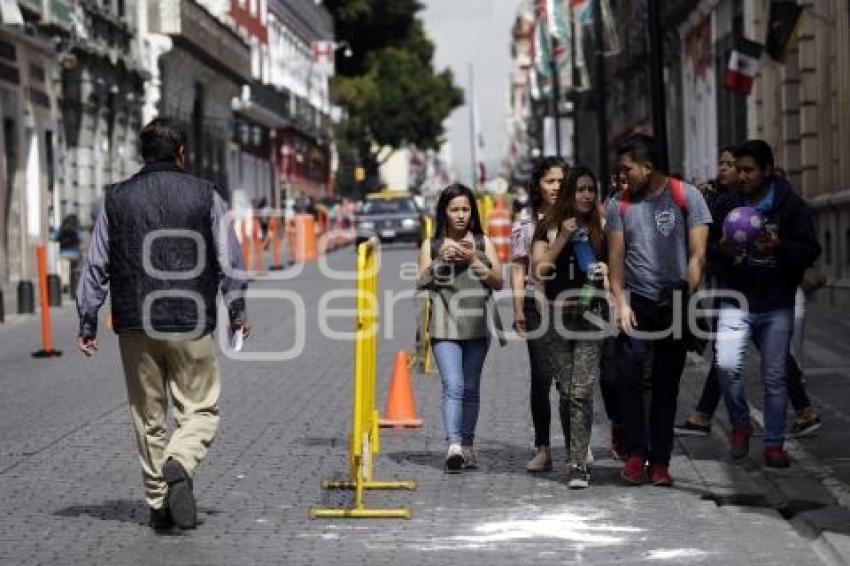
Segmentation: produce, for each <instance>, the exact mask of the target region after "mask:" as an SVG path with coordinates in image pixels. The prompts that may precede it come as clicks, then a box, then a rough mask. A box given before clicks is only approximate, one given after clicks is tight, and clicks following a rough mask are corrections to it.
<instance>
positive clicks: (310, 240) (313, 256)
mask: <svg viewBox="0 0 850 566" xmlns="http://www.w3.org/2000/svg"><path fill="white" fill-rule="evenodd" d="M291 253H292V261H293V262H294V263H300V262H308V261H316V260H317V259H318V257H319V253H318V250H317V248H316V226H315V223H314V221H313V215H311V214H298V215H296V216H295V230H294V234H293V240H292V247H291Z"/></svg>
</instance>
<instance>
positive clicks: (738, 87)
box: [723, 38, 764, 95]
mask: <svg viewBox="0 0 850 566" xmlns="http://www.w3.org/2000/svg"><path fill="white" fill-rule="evenodd" d="M763 49H764V47H763V46H762V45H761V44H760V43H756V42H755V41H750V40H749V39H743V38H739V39H738V40H737V41H736V42H735V47H734V48H733V49H732V53H731V55H730V56H729V65H728V67H727V68H726V75H725V76H724V77H723V86H724V87H726V88H727V89H729V90H731V91H734V92H737V93H739V94H744V95H747V94H750V92H751V91H752V90H753V81H754V80H755V76H756V73H757V72H758V70H759V59H760V58H761V53H762V50H763Z"/></svg>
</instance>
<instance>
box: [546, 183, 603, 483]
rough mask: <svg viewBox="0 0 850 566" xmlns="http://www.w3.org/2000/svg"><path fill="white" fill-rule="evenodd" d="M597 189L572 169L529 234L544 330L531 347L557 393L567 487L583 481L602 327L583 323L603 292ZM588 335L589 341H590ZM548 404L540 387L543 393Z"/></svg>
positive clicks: (586, 477) (599, 308)
mask: <svg viewBox="0 0 850 566" xmlns="http://www.w3.org/2000/svg"><path fill="white" fill-rule="evenodd" d="M598 199H599V187H598V186H597V182H596V178H595V177H594V175H593V173H591V172H590V170H588V169H586V168H584V167H576V168H574V169H573V170H572V171H571V172H570V176H569V177H568V178H567V182H566V185H565V187H564V189H563V190H561V191H560V192H559V194H558V199H557V201H556V202H555V205H554V206H553V207H552V208H551V209H550V210H549V212H548V213H547V214H546V215H545V216H544V217H543V219H541V220H540V222H539V223H538V225H537V229H536V230H535V233H534V243H533V247H532V261H531V273H532V274H533V276H534V278H535V280H536V281H537V282H538V283H539V284H540V286H541V288H542V290H543V294H544V295H545V308H546V309H547V313H546V314H547V316H546V317H545V320H546V321H547V323H546V328H545V332H544V334H543V336H542V337H541V338H540V344H539V345H538V346H537V355H538V356H539V357H540V358H541V359H539V360H538V362H537V363H538V364H543V365H544V366H545V373H546V374H547V375H548V377H549V379H550V380H552V379H554V381H555V385H556V387H557V389H558V395H559V403H558V409H559V413H560V416H561V427H562V428H563V431H564V439H565V441H566V444H567V451H568V453H569V456H568V461H569V467H568V470H567V474H568V475H567V480H568V485H569V487H570V488H571V489H582V488H586V487H588V485H589V482H590V472H589V471H588V468H587V463H588V462H587V453H588V449H589V446H590V431H591V425H592V422H593V384H594V382H595V381H596V376H597V374H598V372H599V362H600V355H601V352H602V338H603V333H604V329H602V328H598V327H596V326H595V325H594V324H592V323H591V322H590V321H589V320H587V319H586V318H585V316H586V314H587V313H589V312H590V313H595V314H596V315H597V316H598V315H601V314H603V313H602V310H603V306H602V305H603V304H605V303H607V300H606V299H605V297H604V293H602V294H603V297H602V300H599V299H600V298H599V297H598V296H596V295H597V293H596V292H595V291H596V290H599V291H601V290H602V289H604V288H606V287H607V284H606V282H607V275H608V267H607V265H606V264H605V262H604V259H605V255H606V252H607V250H606V247H605V235H604V233H603V231H602V219H601V217H600V214H599V209H598V207H597V204H598ZM594 335H595V336H594ZM546 394H547V395H546V396H547V399H546V403H547V405H548V403H549V399H548V388H547V391H546Z"/></svg>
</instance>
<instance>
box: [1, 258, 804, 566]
mask: <svg viewBox="0 0 850 566" xmlns="http://www.w3.org/2000/svg"><path fill="white" fill-rule="evenodd" d="M413 258H414V253H413V251H412V250H410V249H409V248H407V249H392V250H385V251H384V254H383V267H382V275H381V288H382V290H384V291H387V290H393V291H395V292H400V291H403V290H406V289H410V288H411V287H412V281H410V280H406V281H403V280H401V279H400V277H399V272H400V267H401V264H402V262H411V261H413ZM329 262H330V263H331V264H332V265H333V266H334V267H335V268H338V269H351V266H353V252H352V250H351V249H347V250H341V251H339V252H336V253H334V254H332V255H331V256H330V259H329ZM407 272H408V273H410V269H409V268H408V270H407ZM255 288H262V289H285V290H288V291H294V292H296V293H297V294H298V295H299V296H301V297H302V298H303V300H304V305H305V311H304V313H305V315H306V327H299V325H298V324H296V321H297V320H298V313H297V310H295V309H293V308H292V307H290V306H287V305H285V304H284V303H283V302H282V301H280V300H278V301H275V300H272V299H257V300H255V301H253V303H251V304H250V306H249V314H250V317H251V319H252V321H253V322H254V323H255V337H254V338H253V339H252V340H251V341H250V342H248V343H247V344H246V345H247V349H248V350H253V351H269V350H281V349H287V348H289V347H290V346H291V345H293V344H295V343H296V342H297V339H298V338H299V337H303V338H304V340H305V350H304V352H303V354H302V355H301V356H299V357H298V358H297V359H295V360H292V361H287V362H271V361H266V362H244V361H242V362H236V361H233V360H230V359H226V358H224V357H222V358H221V366H222V376H223V394H222V399H221V409H222V421H221V427H220V431H219V436H218V438H217V439H216V442H215V443H214V444H213V446H212V447H211V449H210V453H209V456H208V458H207V460H206V461H205V462H204V463H203V464H202V465H201V467H200V468H199V470H198V474H197V476H196V482H195V486H196V495H197V498H198V502H199V509H200V519H201V521H202V524H201V525H200V527H199V528H198V529H197V530H196V531H190V532H187V533H177V532H176V533H175V534H173V535H169V536H158V535H156V534H154V533H153V532H152V531H151V530H150V529H149V528H147V527H146V526H145V522H146V519H147V510H146V508H145V506H144V500H143V491H142V484H141V472H140V470H139V467H138V463H137V459H136V454H135V445H134V442H133V438H132V431H131V427H130V423H129V410H128V407H127V402H126V393H125V391H124V384H123V379H122V376H121V369H120V362H119V356H118V350H117V340H116V339H115V337H114V336H111V335H109V334H103V335H102V336H101V347H100V352H99V353H98V355H97V356H96V357H95V358H94V359H92V360H85V359H83V358H82V357H81V356H78V355H76V353H75V352H73V351H72V348H73V338H74V335H75V318H74V315H73V312H72V311H71V309H70V308H67V307H66V308H64V309H63V310H61V311H57V312H56V313H55V319H56V320H55V332H56V336H55V342H56V343H57V347H59V348H61V349H64V350H65V351H66V353H65V356H64V357H63V358H60V359H52V360H32V359H30V357H29V352H30V350H33V349H36V348H37V345H38V341H37V340H38V331H39V330H38V324H37V322H36V321H30V322H22V323H19V324H15V325H9V326H4V327H0V345H2V346H0V367H2V370H0V391H2V395H0V446H2V450H0V497H2V501H3V503H4V504H3V508H4V513H3V514H2V515H0V563H2V564H16V565H24V564H128V565H129V564H198V565H207V564H210V565H212V564H215V565H218V564H221V565H236V564H287V565H289V564H307V565H313V564H315V565H321V564H334V563H339V564H371V565H381V564H388V565H390V564H399V563H404V564H435V565H443V564H468V565H475V564H482V565H483V564H487V565H499V564H505V565H508V564H510V565H513V564H521V563H530V562H533V561H538V560H539V561H545V562H546V563H559V564H564V563H566V564H599V565H604V564H677V565H679V564H730V565H749V564H760V565H761V564H775V565H785V564H795V565H809V564H812V565H814V564H821V562H820V561H819V558H818V556H817V555H816V553H815V552H814V550H813V548H812V546H811V545H810V543H809V541H808V540H807V539H805V538H804V537H802V536H800V535H799V534H798V533H797V532H796V531H795V530H794V529H793V528H792V526H791V525H790V524H789V523H788V522H786V521H785V520H783V519H782V517H781V516H780V515H779V514H778V513H777V512H776V511H774V510H773V509H771V508H769V506H765V505H763V504H761V503H759V501H760V500H759V499H758V497H754V498H753V499H752V501H749V502H748V501H747V500H745V498H740V497H733V498H730V499H729V500H727V501H723V500H720V501H721V503H727V504H725V505H718V504H717V503H716V501H718V499H717V498H716V497H712V495H711V494H712V493H717V489H716V488H717V486H720V487H722V488H724V486H725V489H728V490H730V493H741V491H740V490H741V489H742V488H741V487H740V486H744V488H743V489H744V491H743V493H754V494H756V495H758V494H759V493H761V492H760V491H759V489H760V488H759V486H758V485H757V483H756V482H754V481H753V479H752V478H751V477H750V476H749V475H748V474H747V472H746V470H741V469H740V468H739V467H736V466H731V465H729V464H728V463H727V462H726V461H725V460H723V459H722V454H723V450H724V448H723V447H722V446H721V445H719V444H718V443H717V442H714V441H712V442H709V443H708V444H706V443H705V442H703V443H702V444H699V443H697V444H693V445H691V446H688V445H684V444H681V443H678V444H677V448H676V452H675V454H674V458H673V462H672V473H673V474H674V477H675V478H676V480H677V482H676V486H675V487H674V488H672V489H664V488H653V487H648V486H646V487H640V488H627V487H624V486H622V485H621V483H620V481H619V479H618V473H619V466H618V465H617V463H616V462H614V461H613V460H612V459H611V458H610V455H609V452H608V449H607V446H608V444H609V438H608V436H607V432H608V426H607V422H606V421H605V417H604V415H603V411H602V410H601V401H599V398H598V395H597V407H598V408H597V411H596V418H595V421H596V422H595V428H594V432H593V439H592V447H593V451H594V454H595V456H596V462H595V463H594V464H593V465H592V473H593V483H592V487H591V488H590V489H588V490H585V491H583V492H571V491H569V490H568V489H567V488H566V478H565V469H566V462H565V454H564V449H563V438H561V437H560V435H559V434H557V433H555V434H554V436H553V445H554V446H556V451H555V457H556V469H555V471H553V472H552V473H547V474H543V475H537V476H532V475H529V474H528V473H526V472H525V471H524V465H525V462H526V460H527V459H528V458H529V457H530V455H531V444H532V439H533V434H532V426H531V418H530V414H529V409H528V368H527V356H526V350H525V346H524V344H522V343H521V342H513V343H511V344H509V345H508V346H507V347H506V348H503V349H500V348H499V347H498V345H495V344H494V345H493V347H492V349H491V351H490V355H489V356H488V360H487V364H486V366H485V369H484V379H483V383H482V407H481V417H480V420H479V427H478V440H477V452H478V458H479V462H480V465H481V468H480V469H479V470H477V471H471V472H465V473H463V474H461V475H445V474H444V473H443V471H442V467H443V464H442V458H443V455H444V450H445V442H444V440H443V429H442V422H441V418H440V384H439V379H438V378H437V377H435V376H423V377H415V378H414V387H415V391H416V402H417V407H418V410H419V413H420V415H421V416H422V417H423V418H424V420H425V426H424V427H423V428H421V429H418V430H413V431H411V430H407V431H383V432H382V444H383V447H382V453H381V454H380V455H379V457H378V459H377V461H376V466H375V469H376V476H377V478H378V479H394V478H398V479H415V480H417V481H418V482H419V489H418V490H417V491H415V492H390V493H380V492H377V493H368V494H367V501H368V502H369V503H370V504H371V505H373V506H398V505H410V506H411V507H412V508H413V519H412V520H410V521H400V520H361V521H355V520H325V521H319V520H317V521H311V520H309V519H308V518H307V512H308V510H309V508H310V507H313V506H328V505H330V506H334V505H343V504H346V503H347V502H348V501H349V500H350V494H347V493H328V492H323V491H322V490H321V489H320V486H319V481H320V480H322V479H334V478H339V479H341V478H343V477H344V474H345V470H346V449H347V436H348V432H349V428H350V424H349V421H350V411H351V409H350V406H351V389H352V386H351V379H352V378H351V371H352V369H351V368H352V343H351V342H350V341H346V340H331V339H329V338H326V337H324V336H323V335H322V333H321V332H320V331H319V325H318V323H317V320H316V312H317V308H318V305H319V304H320V300H321V299H322V295H323V293H324V292H325V291H328V290H331V289H343V290H348V289H352V288H353V283H352V282H351V281H331V280H329V279H328V278H326V277H325V276H323V275H322V274H321V273H320V271H319V269H318V267H317V266H316V265H311V266H308V267H306V268H305V269H304V271H303V273H301V274H300V275H298V276H297V277H295V278H293V279H291V280H288V281H279V282H264V283H258V284H257V285H255ZM351 304H352V301H351V299H350V297H349V298H338V299H335V300H332V301H330V306H331V307H333V308H337V309H344V308H350V307H351ZM384 314H386V311H385V313H384ZM413 317H414V314H413V309H412V301H409V300H407V301H400V302H399V303H398V305H397V307H396V308H395V309H394V320H393V323H394V327H395V334H396V335H395V337H392V338H388V339H381V341H380V343H379V344H380V346H379V348H380V352H379V366H378V367H379V372H380V374H379V391H378V403H379V406H380V407H383V403H384V398H385V394H386V388H387V384H388V380H389V377H390V374H391V371H392V365H391V364H392V360H393V356H394V354H395V352H396V351H397V350H398V349H402V348H408V349H409V348H410V347H411V345H412V344H413V333H414V319H413ZM508 320H509V319H508ZM329 326H330V327H331V328H332V329H334V330H337V331H349V330H350V329H351V327H352V320H351V318H350V316H349V317H340V318H337V319H336V320H333V321H331V322H330V323H329ZM689 371H696V370H693V369H692V370H689ZM699 371H701V370H699ZM691 381H694V380H691ZM553 393H554V392H553ZM691 395H693V394H691ZM685 408H687V407H685ZM680 412H681V411H680ZM553 419H557V412H556V411H553ZM558 429H559V427H558V426H557V423H553V431H557V430H558ZM689 442H690V441H689ZM683 447H684V448H688V451H684V450H683ZM700 451H702V452H700ZM718 457H720V458H721V460H720V461H718V460H717V458H718ZM747 490H749V491H747ZM753 501H754V502H755V503H753Z"/></svg>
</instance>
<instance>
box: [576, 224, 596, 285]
mask: <svg viewBox="0 0 850 566" xmlns="http://www.w3.org/2000/svg"><path fill="white" fill-rule="evenodd" d="M571 242H572V245H573V253H574V254H575V256H576V263H578V268H579V269H580V270H581V272H582V273H583V274H584V276H585V277H586V276H587V274H588V270H589V268H590V266H591V265H593V264H594V263H596V252H594V251H593V244H591V243H590V234H589V232H588V230H587V228H585V227H581V228H579V229H578V230H576V232H575V234H573V237H572V239H571Z"/></svg>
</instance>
